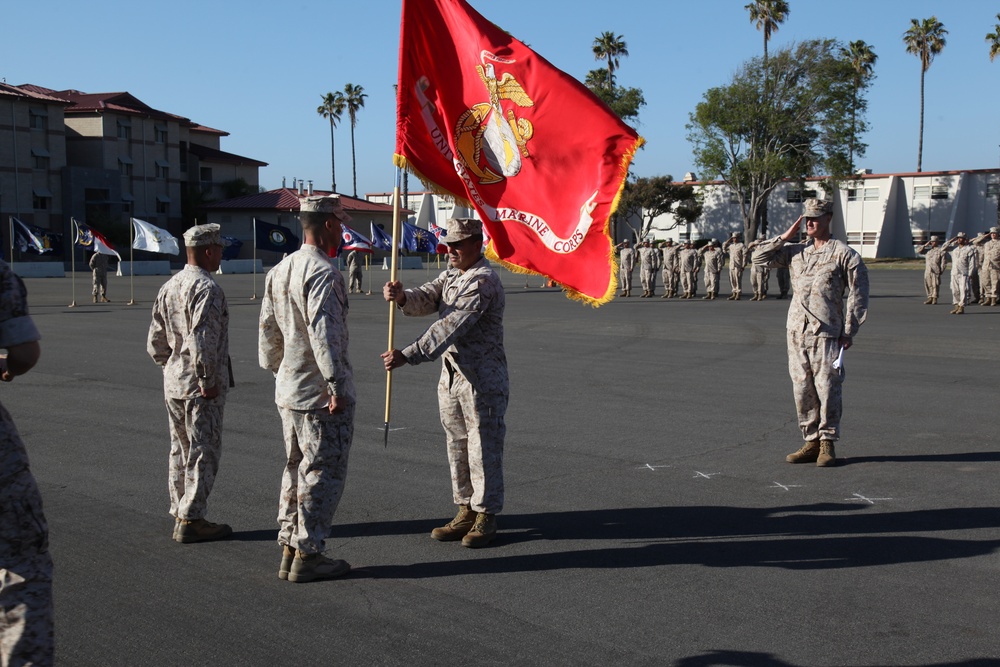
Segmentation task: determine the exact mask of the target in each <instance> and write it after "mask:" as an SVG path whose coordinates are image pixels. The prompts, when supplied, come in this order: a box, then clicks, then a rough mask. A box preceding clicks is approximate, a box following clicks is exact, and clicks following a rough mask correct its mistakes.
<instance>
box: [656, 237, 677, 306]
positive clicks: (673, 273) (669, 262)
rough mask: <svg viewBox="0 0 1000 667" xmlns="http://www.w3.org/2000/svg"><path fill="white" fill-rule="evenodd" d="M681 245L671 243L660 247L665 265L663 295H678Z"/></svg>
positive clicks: (663, 264)
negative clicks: (678, 266)
mask: <svg viewBox="0 0 1000 667" xmlns="http://www.w3.org/2000/svg"><path fill="white" fill-rule="evenodd" d="M680 250H681V247H680V246H679V245H669V246H667V247H664V248H660V255H661V256H662V257H661V262H662V266H663V271H662V274H663V296H664V297H673V296H677V283H678V281H679V278H680V273H679V271H678V268H677V265H678V263H679V261H678V253H679V252H680Z"/></svg>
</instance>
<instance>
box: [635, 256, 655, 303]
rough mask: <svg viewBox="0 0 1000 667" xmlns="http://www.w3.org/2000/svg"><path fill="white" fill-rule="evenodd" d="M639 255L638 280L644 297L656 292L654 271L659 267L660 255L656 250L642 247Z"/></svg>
mask: <svg viewBox="0 0 1000 667" xmlns="http://www.w3.org/2000/svg"><path fill="white" fill-rule="evenodd" d="M636 252H638V253H639V279H640V280H641V281H642V291H643V294H644V295H645V296H652V295H653V294H654V293H655V292H656V270H657V269H658V268H659V266H660V253H659V251H658V250H657V249H656V248H652V247H650V246H642V247H641V248H637V249H636Z"/></svg>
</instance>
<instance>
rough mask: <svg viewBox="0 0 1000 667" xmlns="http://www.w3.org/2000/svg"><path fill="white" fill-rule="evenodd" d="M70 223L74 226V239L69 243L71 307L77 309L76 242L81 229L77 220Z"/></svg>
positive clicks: (70, 220) (74, 219) (72, 219)
mask: <svg viewBox="0 0 1000 667" xmlns="http://www.w3.org/2000/svg"><path fill="white" fill-rule="evenodd" d="M69 222H70V224H71V225H73V238H72V240H70V242H69V266H70V274H69V275H70V283H71V284H72V285H73V301H72V302H71V303H70V304H69V307H70V308H76V241H77V239H79V238H80V227H79V225H77V224H76V218H70V219H69Z"/></svg>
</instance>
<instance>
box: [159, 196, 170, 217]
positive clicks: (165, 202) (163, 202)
mask: <svg viewBox="0 0 1000 667" xmlns="http://www.w3.org/2000/svg"><path fill="white" fill-rule="evenodd" d="M156 212H157V213H170V197H168V196H166V195H157V196H156Z"/></svg>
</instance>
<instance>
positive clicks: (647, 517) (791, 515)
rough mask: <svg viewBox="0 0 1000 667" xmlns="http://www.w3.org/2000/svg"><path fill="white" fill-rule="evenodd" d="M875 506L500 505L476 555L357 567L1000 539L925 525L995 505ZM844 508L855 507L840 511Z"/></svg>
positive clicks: (749, 555) (462, 567) (803, 554)
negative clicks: (522, 509) (532, 509)
mask: <svg viewBox="0 0 1000 667" xmlns="http://www.w3.org/2000/svg"><path fill="white" fill-rule="evenodd" d="M869 507H870V506H868V505H859V504H856V503H849V504H848V503H844V504H840V503H825V504H815V505H804V506H790V507H783V508H767V509H764V508H744V507H713V506H700V507H648V508H637V509H615V510H594V511H581V512H553V513H542V514H522V515H502V516H501V517H500V518H499V521H498V523H499V528H500V533H499V534H498V535H497V538H496V541H495V542H494V543H493V545H492V546H491V547H489V548H488V549H484V550H481V551H479V552H477V554H476V557H475V558H470V559H468V560H465V561H461V560H447V561H439V562H425V563H415V564H412V565H387V566H375V567H369V568H364V569H360V570H358V571H357V573H356V576H368V577H379V578H402V579H420V578H427V577H448V576H460V575H467V574H485V573H496V572H534V571H549V570H562V569H572V568H584V569H608V568H611V569H616V568H635V567H655V566H660V565H681V564H695V565H703V566H707V567H747V566H757V567H778V568H784V569H790V570H823V569H838V568H855V567H870V566H875V565H890V564H899V563H914V562H927V561H938V560H949V559H956V558H971V557H974V556H981V555H984V554H989V553H993V552H995V551H996V550H997V549H998V547H1000V539H993V540H971V539H956V538H944V537H927V536H926V535H925V534H926V533H928V532H935V531H955V530H978V529H995V528H1000V509H998V508H995V507H971V508H954V509H939V510H923V511H913V512H879V511H871V512H870V511H866V510H867V509H868V508H869ZM845 510H849V513H846V514H844V513H841V512H844V511H845ZM832 512H836V514H831V513H832ZM439 523H441V522H440V521H423V520H420V521H399V522H385V523H374V524H350V525H345V526H335V527H334V529H333V531H332V534H333V536H335V537H348V536H351V537H362V536H374V535H394V534H400V535H409V534H413V535H421V536H425V535H426V534H427V533H428V532H429V531H430V529H431V528H432V527H433V526H435V525H438V524H439ZM913 533H921V534H920V535H917V534H913ZM428 539H429V538H428ZM543 540H544V541H548V542H551V549H550V550H548V551H546V552H543V553H534V554H523V553H521V554H517V555H503V547H504V546H508V545H513V544H517V543H524V542H532V541H537V542H540V541H543ZM575 540H583V541H586V542H587V543H588V544H592V543H593V542H594V541H606V542H609V543H610V544H609V545H608V546H603V547H598V548H585V549H576V550H566V548H560V545H559V542H567V543H569V542H572V541H575ZM565 546H567V547H570V548H571V547H572V545H571V544H566V545H565ZM442 548H457V549H462V547H461V546H458V545H454V547H453V546H452V545H442ZM494 554H495V555H494Z"/></svg>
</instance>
